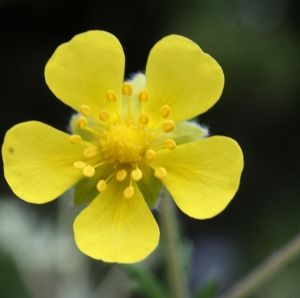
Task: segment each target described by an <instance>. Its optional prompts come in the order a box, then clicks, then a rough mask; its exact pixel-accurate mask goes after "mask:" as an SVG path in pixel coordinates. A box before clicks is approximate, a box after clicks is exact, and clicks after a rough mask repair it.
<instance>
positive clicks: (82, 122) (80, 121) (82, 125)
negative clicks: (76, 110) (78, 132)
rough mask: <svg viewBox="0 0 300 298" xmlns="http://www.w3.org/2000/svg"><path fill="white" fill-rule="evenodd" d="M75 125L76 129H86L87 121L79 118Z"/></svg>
mask: <svg viewBox="0 0 300 298" xmlns="http://www.w3.org/2000/svg"><path fill="white" fill-rule="evenodd" d="M76 125H77V127H78V128H80V129H84V128H85V127H87V125H88V122H87V120H86V119H85V118H84V117H80V118H79V119H78V120H77V123H76Z"/></svg>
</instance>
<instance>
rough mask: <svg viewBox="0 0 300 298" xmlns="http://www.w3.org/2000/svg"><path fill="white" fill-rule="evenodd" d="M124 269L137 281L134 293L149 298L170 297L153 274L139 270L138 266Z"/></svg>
mask: <svg viewBox="0 0 300 298" xmlns="http://www.w3.org/2000/svg"><path fill="white" fill-rule="evenodd" d="M122 267H123V268H124V269H125V270H126V271H127V272H128V273H129V274H130V275H131V276H132V277H133V278H134V279H135V282H136V284H135V286H134V288H133V289H132V292H133V293H135V294H137V295H143V297H149V298H153V297H155V298H168V297H170V295H169V294H168V292H167V289H166V288H165V287H164V285H163V284H162V283H161V282H160V280H158V278H156V277H155V276H154V275H153V274H152V273H151V272H149V271H147V270H145V269H141V268H138V267H137V266H136V265H123V266H122Z"/></svg>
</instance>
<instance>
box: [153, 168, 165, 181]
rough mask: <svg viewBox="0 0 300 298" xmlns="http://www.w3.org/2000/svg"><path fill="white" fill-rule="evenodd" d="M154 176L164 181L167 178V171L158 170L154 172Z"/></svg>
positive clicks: (163, 169)
mask: <svg viewBox="0 0 300 298" xmlns="http://www.w3.org/2000/svg"><path fill="white" fill-rule="evenodd" d="M154 176H155V177H156V178H158V179H163V178H165V177H166V176H167V171H166V169H165V168H162V167H160V168H157V169H156V170H155V172H154Z"/></svg>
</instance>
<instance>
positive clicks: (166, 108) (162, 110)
mask: <svg viewBox="0 0 300 298" xmlns="http://www.w3.org/2000/svg"><path fill="white" fill-rule="evenodd" d="M159 111H160V114H161V116H162V117H163V118H167V117H169V115H170V111H171V109H170V107H169V106H167V105H164V106H162V107H161V108H160V110H159Z"/></svg>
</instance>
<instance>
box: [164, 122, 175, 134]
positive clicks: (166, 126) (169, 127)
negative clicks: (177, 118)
mask: <svg viewBox="0 0 300 298" xmlns="http://www.w3.org/2000/svg"><path fill="white" fill-rule="evenodd" d="M162 127H163V130H164V132H170V131H172V130H174V128H175V123H174V121H172V120H165V121H163V123H162Z"/></svg>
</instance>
